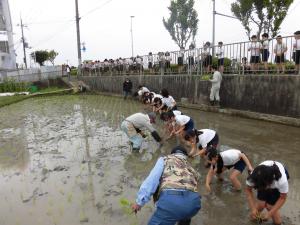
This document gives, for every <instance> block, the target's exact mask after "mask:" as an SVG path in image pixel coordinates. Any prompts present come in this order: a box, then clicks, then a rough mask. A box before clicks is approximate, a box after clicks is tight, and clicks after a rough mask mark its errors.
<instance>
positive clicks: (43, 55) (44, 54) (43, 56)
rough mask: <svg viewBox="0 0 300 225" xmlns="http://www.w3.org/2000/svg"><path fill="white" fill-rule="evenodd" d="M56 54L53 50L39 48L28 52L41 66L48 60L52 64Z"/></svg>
mask: <svg viewBox="0 0 300 225" xmlns="http://www.w3.org/2000/svg"><path fill="white" fill-rule="evenodd" d="M57 55H58V53H57V52H55V51H54V50H51V51H47V50H39V51H35V52H32V53H31V54H30V56H31V58H33V59H34V60H35V61H36V62H37V63H38V64H40V66H43V65H44V63H45V62H46V61H50V62H51V63H52V64H53V65H54V59H55V58H56V56H57Z"/></svg>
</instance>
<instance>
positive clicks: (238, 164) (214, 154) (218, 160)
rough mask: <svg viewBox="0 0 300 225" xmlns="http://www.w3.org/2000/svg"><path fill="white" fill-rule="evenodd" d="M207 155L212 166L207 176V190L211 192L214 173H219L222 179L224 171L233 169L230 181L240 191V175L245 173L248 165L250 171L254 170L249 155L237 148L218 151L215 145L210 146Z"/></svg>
mask: <svg viewBox="0 0 300 225" xmlns="http://www.w3.org/2000/svg"><path fill="white" fill-rule="evenodd" d="M207 155H208V159H209V161H210V163H211V166H210V169H209V171H208V173H207V176H206V182H205V186H206V190H207V191H208V192H211V187H210V183H211V180H212V178H213V177H214V175H217V176H218V178H219V179H220V180H223V178H222V173H223V172H224V171H226V170H230V169H232V172H231V174H230V176H229V178H230V181H231V182H232V185H233V187H234V189H235V190H236V191H240V190H241V183H240V181H239V179H238V177H239V176H240V175H241V174H242V173H243V171H244V169H245V167H246V166H247V168H248V171H249V172H252V170H253V168H252V165H251V163H250V161H249V159H248V157H247V156H246V155H245V154H244V153H243V152H241V151H240V150H237V149H229V150H226V151H223V152H220V153H218V151H217V149H215V148H214V147H210V148H209V150H208V154H207Z"/></svg>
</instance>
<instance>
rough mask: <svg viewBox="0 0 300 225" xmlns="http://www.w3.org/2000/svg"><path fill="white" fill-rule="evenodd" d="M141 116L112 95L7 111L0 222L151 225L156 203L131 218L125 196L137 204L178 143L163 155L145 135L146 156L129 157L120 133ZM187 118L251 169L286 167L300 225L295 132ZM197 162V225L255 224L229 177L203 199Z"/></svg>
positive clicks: (0, 120) (290, 208)
mask: <svg viewBox="0 0 300 225" xmlns="http://www.w3.org/2000/svg"><path fill="white" fill-rule="evenodd" d="M138 111H144V108H143V106H142V105H140V104H138V103H137V102H134V101H123V99H119V98H114V97H107V96H60V97H49V98H37V99H30V100H26V101H24V102H21V103H18V104H15V105H11V106H9V107H5V108H1V109H0V168H1V175H0V182H1V188H0V200H1V202H0V211H1V214H2V215H5V216H3V217H1V218H0V224H12V225H14V224H22V225H27V224H28V225H31V224H45V225H48V224H49V225H53V224H58V225H66V224H72V225H79V224H83V223H86V224H92V225H94V224H95V225H96V224H97V225H98V224H101V225H106V224H107V225H108V224H110V225H111V224H147V219H148V218H149V217H150V215H151V213H152V211H153V208H154V207H153V204H152V203H149V204H148V205H147V207H145V208H143V210H142V211H141V213H139V214H138V216H137V217H135V216H132V215H128V214H126V213H124V211H123V210H122V207H121V206H120V199H121V198H126V199H129V200H130V201H134V199H135V195H136V192H137V190H138V188H139V186H140V184H141V182H142V181H143V180H144V179H145V177H146V176H147V175H148V174H149V172H150V170H151V169H152V167H153V165H154V164H155V162H156V160H157V158H158V157H159V156H161V155H165V154H168V153H169V152H170V150H171V148H172V147H174V145H176V140H175V139H172V140H170V141H169V142H168V143H166V144H165V145H164V146H163V148H162V149H160V150H158V149H157V145H156V143H155V141H153V140H152V139H151V138H149V139H147V140H146V141H145V142H144V143H143V146H142V150H141V151H140V153H131V152H130V149H129V146H128V144H127V141H128V139H127V138H126V136H125V135H124V134H123V133H122V132H121V130H120V128H119V126H120V123H121V121H122V120H123V119H124V118H125V117H127V116H128V115H130V114H132V113H135V112H138ZM182 111H183V112H184V113H185V114H188V115H190V116H191V117H192V118H193V119H194V120H195V121H196V124H197V127H199V128H212V129H215V130H217V131H218V133H219V134H220V139H221V145H222V146H221V148H222V149H226V148H229V147H234V148H239V149H241V150H243V151H245V152H246V153H247V155H248V156H249V158H250V159H252V161H253V164H254V165H255V164H257V163H259V162H261V161H263V160H265V159H276V160H279V161H282V162H283V163H285V164H286V165H287V166H288V168H289V171H290V173H291V180H290V192H289V199H288V201H287V203H286V205H285V206H284V209H283V214H284V215H285V217H284V220H285V222H286V224H292V225H293V224H294V225H296V224H299V223H300V218H299V215H300V207H299V199H300V197H299V196H300V195H299V188H298V187H299V185H300V182H299V180H300V172H299V171H300V170H299V169H300V165H299V163H298V162H299V159H300V158H299V157H300V156H299V155H298V154H295V153H296V152H297V150H298V149H299V148H298V146H299V145H300V137H299V133H300V132H299V128H294V127H288V126H281V125H277V124H272V123H266V122H261V121H255V120H247V119H241V118H234V117H229V116H224V115H219V114H214V113H205V112H200V111H196V110H187V109H182ZM157 126H158V130H159V131H161V129H162V126H161V124H160V123H159V122H158V124H157ZM192 163H193V165H194V167H195V168H196V169H197V170H198V171H199V172H200V175H201V182H200V184H201V186H200V192H201V193H202V195H203V196H202V197H203V200H202V203H203V207H202V210H201V212H200V213H199V214H198V215H197V216H196V217H195V218H194V219H193V224H197V225H199V224H200V225H201V224H202V225H214V224H222V225H229V224H230V225H232V224H239V225H250V224H251V223H250V222H249V220H248V219H247V216H248V213H249V212H248V209H247V205H246V199H245V196H244V194H243V193H233V192H232V191H231V185H230V182H229V180H228V178H227V179H225V181H224V182H223V183H219V182H217V181H214V184H213V186H212V187H213V190H214V193H213V194H212V195H209V196H206V195H205V191H204V179H205V176H206V172H207V170H206V169H205V168H204V166H203V163H202V161H201V160H200V159H199V158H198V159H196V160H194V161H193V162H192ZM245 176H246V175H245V174H243V180H245ZM225 177H226V176H225ZM15 215H18V217H17V218H16V216H15ZM20 218H21V219H20Z"/></svg>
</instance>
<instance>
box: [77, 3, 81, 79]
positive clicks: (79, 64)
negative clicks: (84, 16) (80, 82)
mask: <svg viewBox="0 0 300 225" xmlns="http://www.w3.org/2000/svg"><path fill="white" fill-rule="evenodd" d="M75 10H76V31H77V54H78V69H77V75H80V74H81V63H82V62H81V42H80V24H79V22H80V17H79V10H78V0H75Z"/></svg>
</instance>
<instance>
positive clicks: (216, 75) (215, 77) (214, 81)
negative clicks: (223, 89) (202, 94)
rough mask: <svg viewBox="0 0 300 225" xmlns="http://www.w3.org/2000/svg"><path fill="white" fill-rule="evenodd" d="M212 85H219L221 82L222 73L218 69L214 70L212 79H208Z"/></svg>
mask: <svg viewBox="0 0 300 225" xmlns="http://www.w3.org/2000/svg"><path fill="white" fill-rule="evenodd" d="M209 81H210V82H211V83H212V86H213V87H220V86H221V82H222V75H221V73H220V72H219V71H215V72H214V75H213V79H211V80H209Z"/></svg>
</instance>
